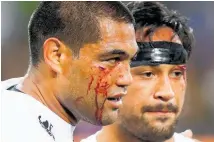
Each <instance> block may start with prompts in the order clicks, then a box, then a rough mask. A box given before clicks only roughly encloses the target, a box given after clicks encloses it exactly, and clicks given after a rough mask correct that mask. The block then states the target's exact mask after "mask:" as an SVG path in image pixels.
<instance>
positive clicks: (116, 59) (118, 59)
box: [105, 57, 121, 62]
mask: <svg viewBox="0 0 214 142" xmlns="http://www.w3.org/2000/svg"><path fill="white" fill-rule="evenodd" d="M112 60H115V62H117V61H120V60H121V58H120V57H114V58H110V59H107V60H105V61H107V62H109V61H112Z"/></svg>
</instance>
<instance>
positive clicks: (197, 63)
mask: <svg viewBox="0 0 214 142" xmlns="http://www.w3.org/2000/svg"><path fill="white" fill-rule="evenodd" d="M125 3H127V2H125ZM162 3H164V4H166V6H168V7H169V8H170V9H175V10H178V11H179V12H180V13H181V14H183V15H185V16H187V17H189V19H190V25H191V26H192V28H193V30H194V34H195V37H196V47H195V48H194V50H193V53H192V56H191V59H190V62H189V64H188V89H187V93H186V101H185V106H184V111H183V113H182V116H181V120H180V121H179V123H178V126H177V132H181V131H183V130H185V129H187V128H190V129H192V130H193V132H194V135H195V137H196V138H198V139H199V140H202V141H204V142H214V17H213V14H214V2H194V1H192V2H185V1H182V2H176V1H175V2H162ZM37 5H38V2H35V1H34V2H1V80H5V79H9V78H13V77H19V76H23V75H24V74H25V73H26V70H27V67H28V61H29V59H28V43H27V41H28V38H27V24H28V21H29V18H30V15H31V13H32V11H33V10H34V8H35V7H36V6H37ZM99 129H100V127H97V126H93V125H90V124H88V123H86V122H81V123H79V124H78V125H77V128H76V130H75V134H74V135H75V141H77V142H78V141H79V140H80V139H81V138H85V137H87V136H88V135H90V134H93V133H95V132H96V131H97V130H99Z"/></svg>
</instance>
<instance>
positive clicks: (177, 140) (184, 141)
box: [173, 133, 194, 142]
mask: <svg viewBox="0 0 214 142" xmlns="http://www.w3.org/2000/svg"><path fill="white" fill-rule="evenodd" d="M173 137H174V142H194V140H193V139H190V138H187V137H185V136H183V135H181V134H178V133H174V136H173Z"/></svg>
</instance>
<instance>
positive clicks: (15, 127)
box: [0, 78, 75, 142]
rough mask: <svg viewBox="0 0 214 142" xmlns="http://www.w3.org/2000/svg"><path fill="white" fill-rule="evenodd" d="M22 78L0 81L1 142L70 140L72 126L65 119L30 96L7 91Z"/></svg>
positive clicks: (71, 137) (71, 141)
mask: <svg viewBox="0 0 214 142" xmlns="http://www.w3.org/2000/svg"><path fill="white" fill-rule="evenodd" d="M21 79H22V78H15V79H10V80H7V81H3V82H2V83H1V85H2V89H1V99H2V105H1V115H2V117H1V124H0V125H1V136H2V139H1V141H2V142H73V131H74V129H75V126H72V125H70V124H69V123H67V122H65V121H64V120H63V119H61V118H60V117H59V116H58V115H56V114H55V113H54V112H52V111H51V110H50V109H49V108H47V107H46V106H44V105H43V104H42V103H40V102H39V101H37V100H36V99H34V98H33V97H31V96H29V95H27V94H24V93H21V92H16V91H10V90H7V88H9V87H11V86H14V85H16V84H17V83H18V82H20V80H21ZM39 116H41V118H40V120H39ZM51 125H52V126H51Z"/></svg>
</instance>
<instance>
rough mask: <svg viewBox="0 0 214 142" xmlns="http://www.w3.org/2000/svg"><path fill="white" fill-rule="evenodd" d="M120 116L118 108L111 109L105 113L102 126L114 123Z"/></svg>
mask: <svg viewBox="0 0 214 142" xmlns="http://www.w3.org/2000/svg"><path fill="white" fill-rule="evenodd" d="M117 117H118V110H111V112H108V113H105V114H103V116H102V124H101V125H102V126H106V125H110V124H113V123H114V122H115V121H116V120H117Z"/></svg>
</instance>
